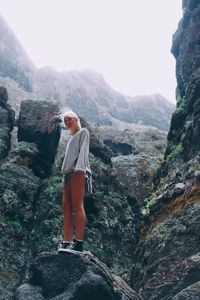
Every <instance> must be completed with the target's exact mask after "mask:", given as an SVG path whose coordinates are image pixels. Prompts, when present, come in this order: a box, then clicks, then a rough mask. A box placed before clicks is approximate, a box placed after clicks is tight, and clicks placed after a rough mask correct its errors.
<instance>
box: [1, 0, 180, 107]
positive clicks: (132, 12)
mask: <svg viewBox="0 0 200 300" xmlns="http://www.w3.org/2000/svg"><path fill="white" fill-rule="evenodd" d="M181 3H182V0H0V12H1V14H2V15H3V16H4V18H5V19H6V21H7V22H8V24H9V25H10V26H11V28H12V30H13V31H14V33H15V35H16V36H17V38H18V39H19V41H20V42H21V44H22V46H23V47H24V49H25V51H26V52H27V54H28V55H29V57H30V59H31V60H32V61H33V63H34V64H35V66H36V67H38V68H40V67H43V66H47V65H52V66H55V67H56V68H57V69H58V70H72V69H77V70H83V69H86V68H90V69H94V70H96V71H97V72H100V73H101V74H102V75H103V76H104V78H105V80H106V81H107V82H108V83H109V84H110V85H111V87H112V88H114V89H115V90H117V91H119V92H121V93H123V94H126V95H129V96H136V95H143V94H146V95H148V94H153V93H160V94H162V95H163V96H164V97H166V98H167V99H168V100H169V101H171V102H175V88H176V79H175V59H174V58H173V56H172V54H171V53H170V48H171V44H172V35H173V33H174V32H175V31H176V29H177V26H178V22H179V20H180V19H181V17H182V9H181V5H182V4H181Z"/></svg>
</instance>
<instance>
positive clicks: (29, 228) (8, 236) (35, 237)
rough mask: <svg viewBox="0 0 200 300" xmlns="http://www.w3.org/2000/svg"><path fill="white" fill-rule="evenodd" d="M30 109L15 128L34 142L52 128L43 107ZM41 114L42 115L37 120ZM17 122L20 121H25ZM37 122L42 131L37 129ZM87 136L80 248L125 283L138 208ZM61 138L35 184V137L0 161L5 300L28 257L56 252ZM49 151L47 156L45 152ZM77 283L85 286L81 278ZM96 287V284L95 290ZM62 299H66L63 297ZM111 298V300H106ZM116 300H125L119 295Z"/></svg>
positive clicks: (107, 153) (26, 293)
mask: <svg viewBox="0 0 200 300" xmlns="http://www.w3.org/2000/svg"><path fill="white" fill-rule="evenodd" d="M25 104H26V105H25ZM31 104H32V101H25V102H23V105H25V109H24V110H23V114H20V120H19V127H20V126H21V124H22V125H23V126H22V129H20V130H22V131H21V133H23V130H24V131H25V129H26V130H29V136H30V137H33V138H34V137H35V133H38V131H39V133H41V134H43V133H45V134H46V133H47V131H48V129H52V127H51V126H50V127H49V126H48V125H50V124H49V122H48V120H49V114H48V113H49V110H48V107H47V106H45V105H44V107H45V112H44V111H43V106H42V103H40V102H35V103H34V105H35V106H34V107H35V108H36V107H37V108H38V109H35V110H32V109H31V108H32V106H29V105H31ZM43 104H46V103H43ZM48 105H49V103H48ZM50 108H51V106H50ZM36 111H39V114H36ZM25 112H26V113H25ZM29 113H30V114H29ZM45 113H46V114H45ZM41 115H42V116H43V119H42V120H41ZM36 116H38V118H37V117H36ZM23 117H26V118H27V119H28V120H29V122H27V120H26V118H23ZM21 120H22V122H21ZM43 122H44V126H42V124H43ZM81 122H82V125H84V126H88V124H87V123H86V122H84V121H83V120H82V121H81ZM89 131H90V133H91V134H90V135H91V154H90V161H91V168H92V172H93V178H94V194H93V195H92V196H87V197H86V199H85V208H86V213H87V219H88V223H87V229H86V235H85V242H84V245H85V249H86V250H90V251H91V252H92V253H93V254H94V255H96V256H97V257H99V258H100V259H101V260H102V261H103V262H104V263H106V264H107V266H109V267H110V269H111V270H112V271H113V272H115V273H116V274H117V275H118V276H121V277H123V279H125V280H126V282H128V283H129V282H130V277H131V270H130V268H129V266H130V265H132V263H133V256H132V253H133V250H134V249H135V247H136V245H137V243H138V238H139V235H138V232H139V230H140V229H139V228H140V224H141V213H140V209H139V208H138V205H137V203H135V202H134V199H132V198H131V197H130V196H129V195H128V194H127V193H126V191H124V188H123V187H122V186H121V184H120V183H119V182H118V180H117V178H116V176H115V175H114V174H113V167H112V162H111V157H112V151H111V150H109V149H108V148H107V147H106V145H104V144H103V142H102V141H101V140H100V139H99V138H98V136H96V134H95V133H94V132H93V131H92V129H91V128H89ZM25 133H26V131H25ZM62 134H63V135H64V138H65V143H64V145H60V146H59V148H60V147H61V148H62V149H59V151H58V153H57V154H58V155H57V157H56V161H55V163H54V166H53V169H52V174H51V175H52V176H50V177H48V178H45V179H44V180H41V178H38V177H37V176H35V175H34V173H36V172H35V168H36V167H37V163H38V157H41V148H40V147H41V146H40V143H39V142H40V141H39V142H38V140H37V139H36V138H35V139H34V140H31V142H27V141H20V142H18V143H17V141H16V143H15V144H16V145H15V147H14V148H13V149H12V150H11V152H10V153H9V156H8V158H7V162H3V163H2V165H1V169H0V202H1V203H0V204H1V213H2V219H1V220H0V221H1V222H0V231H1V234H2V236H4V238H3V249H6V251H4V250H3V259H2V265H3V272H2V273H1V284H0V291H1V292H2V294H3V295H4V296H5V297H6V299H7V300H11V299H13V292H14V290H15V288H16V287H17V286H19V284H20V283H21V282H26V279H27V274H28V273H27V270H28V269H29V265H30V262H31V260H32V259H33V257H35V255H36V254H39V253H40V252H42V251H49V250H50V251H52V252H54V251H56V250H57V247H58V243H59V242H60V240H62V234H63V232H62V228H63V218H62V214H61V210H62V205H61V199H62V176H61V174H60V169H61V164H62V160H63V157H64V152H65V147H66V144H67V139H68V137H69V134H68V133H67V132H66V130H63V132H62ZM24 137H26V136H25V135H24V136H23V139H25V138H24ZM36 137H37V135H36ZM33 141H34V142H36V143H37V144H35V143H33ZM61 142H62V140H61ZM50 146H51V145H49V151H50V152H51V148H50ZM52 151H53V149H52ZM31 169H32V170H33V171H34V173H33V172H32V170H31ZM39 175H40V174H39ZM122 212H123V213H122ZM111 241H112V242H111ZM15 247H17V248H15ZM113 253H114V255H113ZM86 275H87V274H86ZM72 276H73V275H72ZM94 277H95V276H92V278H91V277H87V276H86V277H84V278H86V279H87V280H86V281H87V286H88V284H90V283H88V281H91V289H92V285H93V282H94V281H93V279H94ZM25 278H26V279H25ZM95 278H96V277H95ZM83 281H84V282H85V279H84V280H83ZM98 282H99V281H98ZM81 286H82V283H81ZM101 286H102V285H101V280H100V282H99V287H101ZM84 289H85V287H84ZM96 289H98V285H97V283H96V281H95V291H96ZM78 291H79V289H78ZM81 291H82V288H81ZM18 292H19V293H18V296H16V297H21V298H19V299H26V300H27V299H29V298H30V299H31V297H36V295H37V297H38V299H43V294H41V289H40V288H37V289H36V290H35V289H34V287H32V286H31V287H30V286H29V285H25V287H22V288H20V289H19V291H18ZM47 293H50V291H49V292H48V291H47ZM77 293H79V292H77ZM31 295H34V296H31ZM64 295H65V297H66V293H65V294H64ZM77 295H78V296H77V297H80V298H77V299H83V298H81V297H82V296H80V295H79V294H77ZM56 297H61V296H56ZM109 297H110V296H109ZM118 297H119V295H118ZM33 299H34V298H33ZM58 299H59V298H58ZM86 299H87V298H86ZM108 299H109V298H108ZM111 299H115V298H112V297H111ZM116 299H117V298H116ZM119 299H120V298H119ZM121 299H123V300H127V299H129V298H127V297H126V296H125V295H122V296H121ZM136 299H137V298H136Z"/></svg>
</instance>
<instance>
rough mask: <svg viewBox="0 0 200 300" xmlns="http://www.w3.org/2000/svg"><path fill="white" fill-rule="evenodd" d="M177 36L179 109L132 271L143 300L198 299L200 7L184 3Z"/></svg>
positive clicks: (135, 287)
mask: <svg viewBox="0 0 200 300" xmlns="http://www.w3.org/2000/svg"><path fill="white" fill-rule="evenodd" d="M183 6H184V15H183V19H182V21H181V22H180V23H179V28H178V31H177V32H176V34H175V35H174V41H173V47H172V52H173V54H174V56H175V58H176V62H177V64H176V75H177V82H178V86H177V109H176V112H175V113H174V114H173V117H172V122H171V126H170V131H169V134H168V146H167V150H166V153H165V161H164V163H163V164H162V165H161V167H160V170H159V172H158V174H157V178H156V179H155V187H156V188H155V193H154V194H153V196H152V200H151V205H150V213H149V215H148V216H147V218H145V222H144V225H143V227H142V231H141V236H140V242H139V245H138V247H137V250H136V252H135V253H134V256H135V264H134V267H133V276H132V287H133V288H134V289H135V290H136V291H140V293H141V295H143V297H144V299H148V300H151V299H155V300H160V299H163V300H164V299H166V300H167V299H199V281H200V255H199V253H200V235H199V231H200V225H199V224H200V219H199V212H200V172H199V169H200V142H199V137H200V123H199V119H200V118H199V112H200V108H199V106H200V101H199V95H200V72H199V67H200V63H199V62H200V51H199V50H200V31H199V28H200V1H199V0H198V1H193V0H188V1H184V3H183Z"/></svg>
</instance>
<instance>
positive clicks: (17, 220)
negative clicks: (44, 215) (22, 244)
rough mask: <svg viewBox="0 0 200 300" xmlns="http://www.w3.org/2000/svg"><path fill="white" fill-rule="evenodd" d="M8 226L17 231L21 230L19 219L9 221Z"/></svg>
mask: <svg viewBox="0 0 200 300" xmlns="http://www.w3.org/2000/svg"><path fill="white" fill-rule="evenodd" d="M8 224H9V225H11V226H12V227H15V228H18V229H21V228H22V224H21V221H20V220H19V219H16V220H9V221H8Z"/></svg>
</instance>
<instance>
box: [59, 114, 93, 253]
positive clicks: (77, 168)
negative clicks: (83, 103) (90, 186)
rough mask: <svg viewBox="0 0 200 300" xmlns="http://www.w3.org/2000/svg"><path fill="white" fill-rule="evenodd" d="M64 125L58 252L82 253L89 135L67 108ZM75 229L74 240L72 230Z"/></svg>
mask: <svg viewBox="0 0 200 300" xmlns="http://www.w3.org/2000/svg"><path fill="white" fill-rule="evenodd" d="M64 124H65V126H66V128H68V129H70V131H71V139H70V141H69V142H68V144H67V148H66V153H65V158H64V161H63V164H62V168H61V173H62V174H63V175H64V176H63V178H64V185H63V199H62V207H63V216H64V237H63V241H62V243H61V244H60V245H59V249H58V252H63V251H64V252H72V253H81V252H83V239H84V231H85V224H86V215H85V210H84V203H83V201H84V195H85V180H86V176H87V174H91V170H90V166H89V157H88V156H89V141H90V135H89V132H88V130H87V129H86V128H81V124H80V120H79V118H78V116H77V115H76V114H75V113H74V112H72V111H68V112H66V113H65V114H64ZM74 229H75V240H74V241H72V238H73V230H74Z"/></svg>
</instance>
